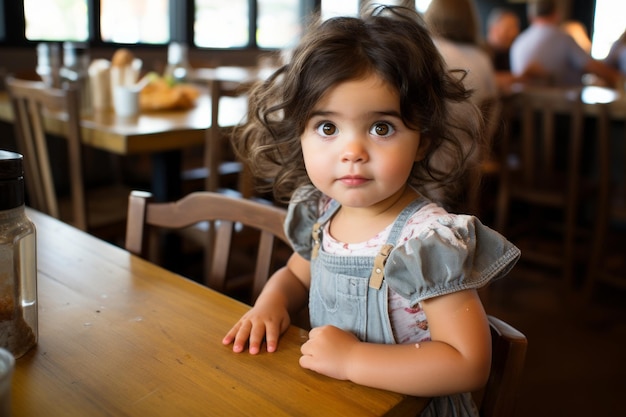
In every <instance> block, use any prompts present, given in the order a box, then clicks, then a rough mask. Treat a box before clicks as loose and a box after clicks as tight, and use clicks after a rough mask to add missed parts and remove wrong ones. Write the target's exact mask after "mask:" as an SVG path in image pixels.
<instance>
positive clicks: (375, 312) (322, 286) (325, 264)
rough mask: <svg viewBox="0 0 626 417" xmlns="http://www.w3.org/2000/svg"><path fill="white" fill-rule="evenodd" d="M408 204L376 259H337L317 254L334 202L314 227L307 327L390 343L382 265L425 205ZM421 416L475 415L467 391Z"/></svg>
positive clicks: (335, 207)
mask: <svg viewBox="0 0 626 417" xmlns="http://www.w3.org/2000/svg"><path fill="white" fill-rule="evenodd" d="M427 203H428V201H427V200H425V199H417V200H415V201H413V202H412V203H411V204H409V205H408V206H407V207H406V208H405V209H404V210H403V211H402V212H401V213H400V215H399V216H398V217H397V219H396V221H395V222H394V224H393V225H392V227H391V231H390V233H389V237H388V238H387V242H386V244H385V245H383V248H382V249H381V251H380V252H379V253H378V255H377V256H376V257H375V258H373V257H371V256H341V255H334V254H329V253H327V252H325V251H324V250H321V242H322V230H323V227H324V225H325V224H326V223H327V222H328V221H329V220H330V218H331V217H332V216H333V215H334V214H335V213H336V212H337V210H338V209H339V207H340V205H339V204H338V203H337V202H336V201H333V202H331V205H330V207H329V208H328V210H326V212H325V213H324V214H323V215H322V216H321V217H320V218H319V219H318V221H317V223H315V225H314V227H313V250H312V254H311V277H312V279H311V288H310V293H309V312H310V317H311V326H312V327H317V326H321V325H326V324H331V325H334V326H336V327H338V328H341V329H343V330H346V331H349V332H351V333H353V334H355V335H356V336H357V337H358V338H359V340H361V341H364V342H371V343H381V344H395V343H396V342H395V339H394V336H393V333H392V330H391V323H390V320H389V311H388V299H387V297H388V286H387V283H386V281H385V280H384V279H383V273H384V262H385V260H386V258H387V256H388V255H389V253H390V251H391V249H392V248H393V246H394V245H395V244H396V242H397V241H398V239H399V238H400V234H401V232H402V230H403V228H404V227H405V224H406V222H407V221H408V220H409V218H410V217H411V215H412V214H413V213H415V212H416V211H417V210H419V209H420V208H421V207H422V206H424V205H425V204H427ZM420 416H446V417H447V416H452V417H454V416H476V417H477V416H478V411H477V409H476V406H475V405H474V402H473V400H472V398H471V395H470V394H469V393H466V394H457V395H451V396H446V397H436V398H433V399H432V400H431V402H430V403H429V405H428V406H427V408H426V409H425V410H424V411H423V412H422V413H421V414H420Z"/></svg>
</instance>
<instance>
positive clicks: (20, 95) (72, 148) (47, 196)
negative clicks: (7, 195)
mask: <svg viewBox="0 0 626 417" xmlns="http://www.w3.org/2000/svg"><path fill="white" fill-rule="evenodd" d="M5 83H6V87H7V91H8V93H9V96H10V99H11V105H12V108H13V112H14V115H15V123H14V124H15V132H16V136H17V145H18V149H19V151H20V152H21V153H22V154H23V155H24V162H25V165H26V176H25V181H26V188H27V191H28V198H29V205H31V206H32V207H33V208H36V209H38V210H40V211H42V212H44V213H47V214H49V215H51V216H53V217H56V218H59V217H60V210H59V202H58V199H57V191H56V189H55V183H54V178H53V174H52V169H51V165H50V163H51V161H50V155H49V153H48V144H47V139H46V131H45V124H46V119H47V118H49V117H63V118H64V120H65V121H66V122H67V124H66V126H67V131H66V135H65V136H66V137H67V153H68V164H69V166H68V170H69V179H70V194H71V200H72V214H73V221H72V223H73V224H74V225H75V226H76V227H78V228H80V229H82V230H86V229H87V211H86V202H85V188H84V183H83V180H84V178H83V160H82V147H81V146H82V145H81V132H80V105H79V92H78V90H76V89H74V88H71V87H70V88H63V89H59V88H50V87H47V86H46V85H44V83H43V82H41V81H33V80H23V79H17V78H15V77H12V76H8V77H7V78H6V79H5ZM54 113H56V114H55V115H54V116H52V114H54Z"/></svg>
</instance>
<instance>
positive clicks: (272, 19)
mask: <svg viewBox="0 0 626 417" xmlns="http://www.w3.org/2000/svg"><path fill="white" fill-rule="evenodd" d="M299 3H300V1H299V0H259V1H258V6H257V7H258V10H257V13H258V14H257V38H256V43H257V45H258V46H259V47H260V48H286V47H289V46H292V44H294V43H295V42H297V40H298V39H299V37H300V34H301V32H302V25H301V22H300V20H301V19H300V13H299V10H300V4H299Z"/></svg>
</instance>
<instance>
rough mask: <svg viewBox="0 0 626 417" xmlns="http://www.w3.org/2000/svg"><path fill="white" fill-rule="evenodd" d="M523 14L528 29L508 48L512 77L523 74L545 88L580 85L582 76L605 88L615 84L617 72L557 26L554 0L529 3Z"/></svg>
mask: <svg viewBox="0 0 626 417" xmlns="http://www.w3.org/2000/svg"><path fill="white" fill-rule="evenodd" d="M527 14H528V19H529V21H530V22H531V24H530V26H529V27H528V28H526V29H525V30H524V31H522V33H520V35H519V36H518V37H517V38H516V39H515V41H513V44H512V45H511V72H512V73H513V75H516V76H522V75H526V76H528V79H530V80H532V81H534V82H540V83H542V84H547V85H555V86H581V85H583V75H584V74H593V75H596V76H597V77H599V79H601V80H602V81H603V83H605V84H607V85H609V86H616V85H617V84H618V81H619V78H620V77H619V72H618V71H617V70H615V69H614V68H611V67H610V66H608V65H606V64H604V63H603V62H601V61H597V60H594V59H593V58H592V57H591V55H589V54H588V53H587V52H585V50H584V49H583V48H581V47H580V45H578V44H577V43H576V41H575V40H574V38H572V37H571V36H570V35H569V34H567V33H565V32H564V31H563V30H562V29H561V28H560V27H559V25H558V22H559V19H560V11H559V10H558V6H557V2H556V1H555V0H537V1H534V2H530V3H528V6H527ZM530 69H532V72H530V73H529V70H530Z"/></svg>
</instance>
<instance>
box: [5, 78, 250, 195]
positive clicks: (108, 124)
mask: <svg viewBox="0 0 626 417" xmlns="http://www.w3.org/2000/svg"><path fill="white" fill-rule="evenodd" d="M246 106H247V102H246V100H245V98H243V99H242V98H232V97H224V98H222V99H220V108H221V111H220V125H221V126H233V125H236V124H238V123H239V122H240V121H241V120H242V119H243V117H244V116H245V112H246ZM13 119H14V116H13V111H12V110H11V105H10V101H9V97H8V94H7V93H6V92H4V91H2V92H0V120H4V121H6V122H9V123H12V122H13ZM210 126H211V97H210V96H209V94H208V92H207V90H206V89H201V95H200V97H199V98H198V100H197V102H196V105H195V107H193V108H191V109H185V110H160V111H142V112H141V113H140V114H139V115H138V116H136V117H120V116H116V115H115V113H114V112H113V111H112V110H108V111H88V112H85V113H84V114H83V116H82V119H81V127H82V130H81V133H82V137H83V143H84V144H85V145H87V146H92V147H94V148H97V149H101V150H104V151H107V152H112V153H115V154H118V155H133V154H142V153H143V154H149V155H150V156H151V159H152V164H153V167H152V172H151V174H152V192H153V194H154V195H155V197H156V199H157V200H160V201H170V200H174V199H176V198H179V197H180V175H181V150H182V149H184V148H188V147H192V146H196V145H202V144H203V143H204V141H205V139H206V132H207V129H208V128H210ZM45 128H46V131H47V132H48V133H51V134H55V135H59V136H64V135H65V132H66V129H67V126H66V121H65V120H64V118H63V115H62V114H58V115H55V116H54V117H50V118H48V119H47V120H46V126H45Z"/></svg>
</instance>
